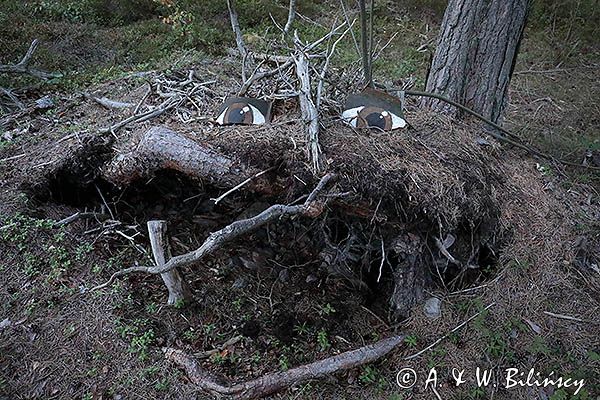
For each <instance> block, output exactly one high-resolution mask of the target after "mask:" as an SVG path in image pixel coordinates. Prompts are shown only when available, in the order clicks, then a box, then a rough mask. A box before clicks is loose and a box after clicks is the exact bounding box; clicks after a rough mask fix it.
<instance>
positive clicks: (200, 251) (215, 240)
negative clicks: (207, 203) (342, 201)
mask: <svg viewBox="0 0 600 400" xmlns="http://www.w3.org/2000/svg"><path fill="white" fill-rule="evenodd" d="M334 178H335V175H334V174H327V175H325V176H324V177H323V178H321V180H320V181H319V183H318V185H317V186H316V187H315V189H314V190H313V191H312V192H311V194H310V195H309V196H308V198H307V199H306V201H305V202H304V204H300V205H283V204H276V205H273V206H271V207H269V208H267V209H266V210H264V211H263V212H261V213H260V214H258V215H256V216H254V217H251V218H248V219H243V220H239V221H235V222H233V223H232V224H230V225H228V226H226V227H225V228H223V229H221V230H219V231H217V232H213V233H211V234H210V235H209V236H208V238H207V239H206V241H205V242H204V243H203V244H202V246H200V247H199V248H197V249H196V250H194V251H191V252H189V253H186V254H182V255H180V256H176V257H173V258H171V259H170V260H169V261H168V262H167V263H166V264H164V265H157V266H152V267H145V266H139V267H130V268H125V269H123V270H121V271H118V272H115V273H114V274H113V275H112V276H111V277H110V279H109V280H108V282H106V283H103V284H102V285H99V286H96V287H94V288H93V289H92V291H93V290H98V289H102V288H105V287H107V286H109V285H111V284H112V283H113V282H114V281H115V279H117V278H118V277H120V276H124V275H127V274H130V273H132V272H145V273H148V274H163V273H165V272H167V271H170V270H172V269H174V268H181V267H186V266H189V265H192V264H195V263H197V262H198V261H200V260H202V259H203V258H205V257H206V256H208V255H210V254H212V253H214V252H215V251H217V250H219V249H220V248H222V247H223V246H224V245H225V244H226V243H229V242H231V241H233V240H235V239H237V238H239V237H241V236H244V235H246V234H248V233H250V232H252V231H255V230H256V229H258V228H260V227H261V226H264V225H266V224H268V223H269V222H272V221H276V220H279V219H281V218H289V217H293V216H296V215H302V216H308V217H312V218H314V217H317V216H318V215H320V214H321V213H322V212H323V209H324V203H323V202H317V201H316V197H317V196H318V195H319V194H320V192H321V191H322V190H323V188H324V187H325V186H326V185H327V184H328V183H329V182H330V181H331V180H332V179H334Z"/></svg>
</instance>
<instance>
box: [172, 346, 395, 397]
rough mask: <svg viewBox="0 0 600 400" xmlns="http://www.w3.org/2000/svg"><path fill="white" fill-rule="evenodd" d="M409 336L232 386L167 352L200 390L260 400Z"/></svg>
mask: <svg viewBox="0 0 600 400" xmlns="http://www.w3.org/2000/svg"><path fill="white" fill-rule="evenodd" d="M404 338H405V335H396V336H392V337H389V338H386V339H383V340H380V341H378V342H376V343H373V344H371V345H368V346H364V347H361V348H358V349H356V350H351V351H347V352H345V353H341V354H338V355H335V356H333V357H329V358H326V359H324V360H320V361H315V362H313V363H310V364H306V365H301V366H299V367H296V368H292V369H290V370H288V371H283V372H274V373H270V374H267V375H264V376H262V377H260V378H258V379H254V380H251V381H248V382H242V383H238V384H234V385H231V386H226V385H223V384H220V383H218V382H217V381H216V379H215V378H214V377H213V376H211V375H210V374H209V373H207V372H206V371H204V370H203V369H202V368H201V367H200V365H199V364H198V362H197V361H196V360H195V359H194V358H192V357H190V356H189V355H187V354H186V353H184V352H183V351H181V350H175V349H172V348H166V349H164V352H165V357H166V358H167V359H168V360H171V361H172V362H174V363H175V364H177V365H179V366H180V367H182V368H183V369H185V371H186V373H187V375H188V377H189V378H190V380H191V381H192V382H193V383H194V384H196V385H198V386H199V387H200V388H202V389H204V390H207V391H210V392H213V393H215V394H220V395H233V396H235V398H237V399H256V398H259V397H260V398H262V397H265V396H268V395H270V394H273V393H277V392H280V391H282V390H284V389H286V388H288V387H290V386H293V385H296V384H298V383H301V382H304V381H307V380H310V379H318V378H322V377H324V376H327V375H331V374H334V373H336V372H339V371H343V370H347V369H351V368H356V367H359V366H361V365H365V364H368V363H371V362H374V361H377V360H379V359H380V358H382V357H384V356H386V355H387V354H389V353H390V352H391V351H392V350H394V349H395V348H397V347H398V346H399V345H401V344H402V343H403V342H404Z"/></svg>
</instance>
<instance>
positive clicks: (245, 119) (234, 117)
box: [217, 102, 266, 125]
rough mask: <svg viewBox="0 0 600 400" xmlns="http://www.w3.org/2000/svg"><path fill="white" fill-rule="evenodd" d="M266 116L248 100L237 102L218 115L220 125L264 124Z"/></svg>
mask: <svg viewBox="0 0 600 400" xmlns="http://www.w3.org/2000/svg"><path fill="white" fill-rule="evenodd" d="M265 122H266V118H265V116H264V115H263V113H261V112H260V110H259V109H257V108H256V107H254V106H253V105H252V104H249V103H246V102H235V103H232V104H230V105H228V106H227V107H225V108H224V109H223V111H221V114H219V116H218V117H217V123H218V124H219V125H235V124H242V125H262V124H264V123H265Z"/></svg>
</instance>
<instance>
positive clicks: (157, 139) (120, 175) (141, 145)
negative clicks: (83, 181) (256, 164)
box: [103, 127, 256, 186]
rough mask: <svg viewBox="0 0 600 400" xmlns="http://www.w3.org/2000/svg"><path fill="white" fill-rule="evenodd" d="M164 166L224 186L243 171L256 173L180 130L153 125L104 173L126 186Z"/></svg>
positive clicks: (236, 178) (230, 184)
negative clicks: (182, 133) (237, 164)
mask: <svg viewBox="0 0 600 400" xmlns="http://www.w3.org/2000/svg"><path fill="white" fill-rule="evenodd" d="M236 167H237V168H236ZM161 169H172V170H175V171H179V172H183V173H184V174H186V175H188V176H190V177H192V178H196V179H202V180H206V181H208V182H211V183H218V184H221V185H222V186H232V184H234V183H237V180H239V175H240V172H242V173H243V174H246V173H248V174H249V175H252V174H253V173H255V172H256V171H254V170H250V169H249V170H248V171H243V168H242V167H241V166H236V163H235V162H234V161H233V160H232V159H230V158H227V157H225V156H223V155H221V154H219V153H217V152H216V151H214V150H213V149H211V148H209V147H208V146H202V145H201V144H199V143H198V142H196V141H193V140H191V139H189V138H187V137H185V136H183V135H181V134H179V133H177V132H174V131H172V130H170V129H167V128H164V127H153V128H151V129H150V130H148V131H147V132H146V133H144V134H143V136H142V137H141V138H140V139H139V142H138V143H137V144H136V145H135V146H134V147H133V148H132V149H131V151H129V152H127V153H123V154H119V155H118V156H116V157H115V158H114V159H113V161H112V162H111V163H110V164H109V165H108V166H107V167H106V168H105V170H104V173H103V175H104V177H105V178H106V179H107V180H109V181H110V182H112V183H115V184H117V185H124V184H128V183H130V182H131V181H133V180H135V179H137V178H140V177H142V176H147V175H150V174H152V173H153V172H156V171H158V170H161Z"/></svg>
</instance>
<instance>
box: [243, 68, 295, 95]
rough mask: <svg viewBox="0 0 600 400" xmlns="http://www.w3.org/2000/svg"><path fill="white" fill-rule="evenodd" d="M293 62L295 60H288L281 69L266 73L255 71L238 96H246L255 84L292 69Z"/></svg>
mask: <svg viewBox="0 0 600 400" xmlns="http://www.w3.org/2000/svg"><path fill="white" fill-rule="evenodd" d="M293 62H294V60H293V59H288V60H287V61H286V62H285V63H283V64H281V65H280V66H279V67H277V68H274V69H271V70H269V71H265V72H258V71H255V72H254V73H253V74H252V76H251V77H250V78H248V79H247V80H246V81H245V82H244V84H243V85H242V87H241V88H240V91H239V92H238V96H244V95H245V94H246V92H247V91H248V89H250V86H252V84H253V83H254V82H256V81H259V80H261V79H263V78H267V77H269V76H273V75H275V74H277V73H279V72H280V71H283V70H285V69H286V68H288V67H290V66H291V65H292V63H293Z"/></svg>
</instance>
